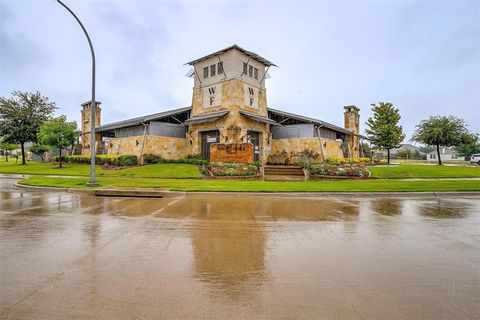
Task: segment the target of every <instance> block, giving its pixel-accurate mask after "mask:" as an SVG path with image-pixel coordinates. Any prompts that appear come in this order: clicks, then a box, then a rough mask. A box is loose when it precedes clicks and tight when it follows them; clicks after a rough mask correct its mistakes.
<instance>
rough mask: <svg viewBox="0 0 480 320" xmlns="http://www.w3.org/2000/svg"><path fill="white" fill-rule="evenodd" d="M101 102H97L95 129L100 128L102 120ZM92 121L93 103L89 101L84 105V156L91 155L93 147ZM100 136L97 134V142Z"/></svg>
mask: <svg viewBox="0 0 480 320" xmlns="http://www.w3.org/2000/svg"><path fill="white" fill-rule="evenodd" d="M100 104H101V102H100V101H96V106H95V127H98V126H100V123H101V119H100V116H101V114H102V108H100ZM91 121H92V103H91V101H87V102H85V103H82V134H81V136H80V138H81V144H82V154H83V155H90V146H91V142H90V141H91V140H90V139H91V137H90V136H91V134H90V132H91ZM100 140H101V138H100V134H98V133H97V134H96V140H95V141H96V142H98V141H100Z"/></svg>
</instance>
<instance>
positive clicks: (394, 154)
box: [390, 143, 425, 158]
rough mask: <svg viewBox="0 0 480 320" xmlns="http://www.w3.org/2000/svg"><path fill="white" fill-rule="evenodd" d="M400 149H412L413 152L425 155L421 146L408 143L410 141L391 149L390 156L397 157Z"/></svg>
mask: <svg viewBox="0 0 480 320" xmlns="http://www.w3.org/2000/svg"><path fill="white" fill-rule="evenodd" d="M400 150H410V151H411V152H412V154H414V153H416V152H418V154H419V155H421V156H424V155H425V153H423V152H421V151H420V148H419V147H417V146H414V145H413V144H408V143H405V144H402V145H401V146H400V147H399V148H395V149H392V150H390V156H391V157H392V158H396V157H397V153H398V151H400Z"/></svg>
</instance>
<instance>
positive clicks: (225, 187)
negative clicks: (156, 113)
mask: <svg viewBox="0 0 480 320" xmlns="http://www.w3.org/2000/svg"><path fill="white" fill-rule="evenodd" d="M87 181H88V178H84V177H78V178H62V177H51V176H31V177H30V178H28V179H25V180H22V181H21V182H20V183H21V184H25V185H31V186H50V187H71V188H85V187H86V186H85V184H86V183H87ZM98 182H99V183H100V186H101V187H130V188H132V187H135V188H160V189H166V190H173V191H250V192H288V191H290V192H325V191H345V192H350V191H371V192H373V191H402V192H403V191H405V192H407V191H480V181H478V180H419V181H418V180H417V181H401V180H399V181H392V180H388V179H374V180H350V181H298V182H296V181H261V180H250V181H248V180H199V179H196V180H195V179H152V178H135V179H127V178H118V177H117V178H115V177H99V178H98Z"/></svg>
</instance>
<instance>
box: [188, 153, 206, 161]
mask: <svg viewBox="0 0 480 320" xmlns="http://www.w3.org/2000/svg"><path fill="white" fill-rule="evenodd" d="M187 159H196V160H206V161H208V159H206V158H205V157H204V156H202V155H201V154H189V155H188V156H187Z"/></svg>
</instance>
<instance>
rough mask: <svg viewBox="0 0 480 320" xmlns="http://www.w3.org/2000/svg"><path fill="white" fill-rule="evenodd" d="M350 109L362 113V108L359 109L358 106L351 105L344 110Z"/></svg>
mask: <svg viewBox="0 0 480 320" xmlns="http://www.w3.org/2000/svg"><path fill="white" fill-rule="evenodd" d="M350 108H353V109H355V110H357V111H360V108H359V107H357V106H356V105H353V104H352V105H350V106H345V107H343V109H345V110H348V109H350Z"/></svg>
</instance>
